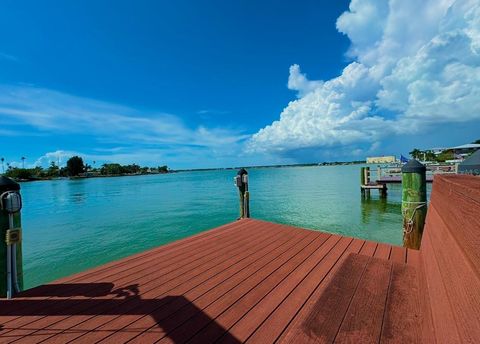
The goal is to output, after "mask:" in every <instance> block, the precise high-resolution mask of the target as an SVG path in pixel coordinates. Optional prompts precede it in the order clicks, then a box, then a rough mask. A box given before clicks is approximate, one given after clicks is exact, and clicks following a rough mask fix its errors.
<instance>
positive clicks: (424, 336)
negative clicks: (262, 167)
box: [0, 176, 480, 344]
mask: <svg viewBox="0 0 480 344" xmlns="http://www.w3.org/2000/svg"><path fill="white" fill-rule="evenodd" d="M479 213H480V178H478V177H468V176H453V177H443V176H442V177H440V178H438V177H437V178H436V182H435V183H434V187H433V192H432V198H431V204H430V207H429V212H428V218H427V226H426V227H425V232H424V237H423V240H422V247H421V250H420V251H416V250H410V249H405V248H402V247H397V246H392V245H387V244H383V243H375V242H371V241H365V240H360V239H356V238H349V237H344V236H339V235H335V234H328V233H323V232H319V231H313V230H307V229H301V228H296V227H291V226H285V225H279V224H273V223H269V222H264V221H259V220H252V219H243V220H240V221H236V222H233V223H230V224H227V225H224V226H222V227H219V228H216V229H213V230H210V231H207V232H203V233H200V234H198V235H195V236H192V237H189V238H185V239H183V240H180V241H177V242H174V243H171V244H169V245H165V246H161V247H158V248H155V249H153V250H150V251H147V252H144V253H141V254H137V255H134V256H131V257H128V258H125V259H122V260H119V261H116V262H112V263H109V264H106V265H103V266H101V267H98V268H95V269H92V270H89V271H85V272H82V273H79V274H77V275H74V276H71V277H68V278H64V279H61V280H59V281H56V282H53V283H51V284H46V285H43V286H39V287H36V288H33V289H30V290H27V291H25V292H23V293H22V294H21V295H19V296H18V297H16V298H15V299H12V300H0V343H10V342H13V341H15V343H38V342H46V343H66V342H70V341H75V342H79V343H97V342H104V343H115V344H118V343H125V342H129V343H153V342H159V343H186V342H188V343H213V342H215V343H217V342H218V343H242V342H247V343H273V342H289V343H313V342H315V343H331V342H337V343H343V342H352V343H358V342H365V343H373V342H375V343H435V342H438V343H460V342H478V341H479V339H480V297H479V296H480V294H479V293H478V290H480V273H479V271H480V250H479V248H480V218H479V217H478V214H479Z"/></svg>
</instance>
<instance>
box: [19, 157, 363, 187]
mask: <svg viewBox="0 0 480 344" xmlns="http://www.w3.org/2000/svg"><path fill="white" fill-rule="evenodd" d="M365 163H366V162H365V161H364V160H359V161H334V162H321V163H305V164H282V165H256V166H255V165H254V166H238V167H217V168H192V169H179V170H169V171H168V172H162V173H158V172H157V173H155V172H149V173H132V174H108V175H103V174H91V175H87V176H73V177H47V178H31V179H15V181H16V182H20V183H26V182H39V181H50V180H77V179H90V178H117V177H136V176H151V175H159V174H170V173H182V172H206V171H230V170H232V171H233V170H238V169H240V168H245V169H267V168H286V167H315V166H320V167H321V166H347V165H361V164H365Z"/></svg>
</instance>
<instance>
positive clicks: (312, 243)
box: [187, 236, 328, 342]
mask: <svg viewBox="0 0 480 344" xmlns="http://www.w3.org/2000/svg"><path fill="white" fill-rule="evenodd" d="M319 239H320V240H322V241H321V243H322V244H323V243H324V242H325V241H326V240H327V239H328V237H327V238H322V237H321V236H317V237H316V238H315V239H314V241H312V242H310V243H309V244H308V245H307V246H306V247H304V248H303V249H302V250H301V251H300V252H298V253H297V255H298V254H301V253H302V252H303V250H305V249H306V248H307V247H308V246H310V245H312V246H315V245H314V244H315V242H316V241H317V240H319ZM318 249H319V247H316V248H315V249H314V250H313V251H312V252H311V253H309V254H308V255H307V256H306V257H305V258H303V260H302V261H300V262H298V263H297V265H296V266H295V267H293V268H292V269H291V270H289V271H288V272H287V273H286V275H285V276H284V277H283V278H281V279H280V280H279V281H278V282H277V283H276V284H275V285H273V286H271V287H270V286H269V287H270V289H269V290H268V291H267V292H266V293H265V295H263V296H261V297H260V299H258V300H256V302H255V303H254V304H253V305H252V306H251V307H250V308H249V309H248V310H247V311H246V313H248V312H249V311H250V310H251V309H252V308H254V307H255V306H256V305H257V304H258V303H259V302H260V301H261V300H263V299H264V298H265V297H266V296H267V295H268V294H269V293H270V292H271V291H272V290H274V289H275V288H276V287H277V286H278V285H280V284H281V283H282V282H283V281H284V280H285V279H287V278H288V276H290V275H291V274H292V273H293V271H295V270H296V269H297V268H298V267H300V266H301V265H302V264H304V263H305V261H306V260H307V259H309V258H310V257H311V256H312V255H313V254H314V253H315V252H317V250H318ZM295 256H296V255H295ZM295 256H294V257H295ZM292 258H293V257H292ZM280 268H281V267H280ZM280 268H279V269H280ZM277 270H278V269H277ZM262 282H263V281H262ZM262 282H261V283H262ZM261 283H258V284H257V285H256V286H255V287H254V288H252V290H253V289H255V288H256V287H257V286H258V285H260V284H261ZM252 290H250V291H249V292H247V293H246V294H245V295H244V296H242V298H243V297H245V296H246V295H247V294H249V293H250V292H251V291H252ZM242 298H240V299H242ZM240 299H239V300H240ZM239 300H237V301H236V302H235V303H233V304H232V305H231V306H230V307H228V308H227V309H225V310H224V311H223V312H222V313H221V314H219V315H218V316H217V317H216V318H215V319H217V318H218V317H220V316H221V315H222V314H224V313H225V312H227V311H229V310H230V309H232V308H233V307H234V306H235V305H236V303H237V302H239ZM215 319H212V321H211V322H210V323H212V322H213V321H215ZM210 323H209V324H210ZM232 326H233V325H232ZM206 327H208V325H206V326H204V327H203V328H202V330H203V329H204V328H206ZM230 328H231V327H229V328H228V329H225V332H227V331H228V330H229V329H230ZM202 330H200V331H199V332H197V334H198V333H200V332H201V331H202ZM197 334H195V335H194V336H193V337H191V338H190V339H189V340H188V341H187V342H189V341H190V340H192V339H193V338H194V337H195V336H196V335H197ZM223 335H224V334H222V336H223ZM218 339H220V338H217V340H218Z"/></svg>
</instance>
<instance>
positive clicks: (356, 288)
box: [333, 257, 373, 342]
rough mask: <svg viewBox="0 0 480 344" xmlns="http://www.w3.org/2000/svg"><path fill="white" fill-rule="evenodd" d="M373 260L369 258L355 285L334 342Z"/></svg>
mask: <svg viewBox="0 0 480 344" xmlns="http://www.w3.org/2000/svg"><path fill="white" fill-rule="evenodd" d="M372 259H373V257H369V259H368V261H367V263H366V264H365V266H364V267H363V270H362V273H361V274H360V278H359V279H358V281H357V283H356V285H355V289H354V291H353V293H352V296H351V298H350V301H349V302H348V306H347V310H346V312H345V314H343V317H342V320H341V321H340V323H339V324H338V328H337V332H336V334H335V336H334V340H333V342H335V341H336V339H337V336H338V334H339V333H340V329H341V328H342V324H343V322H344V321H345V318H346V317H347V314H348V311H349V310H350V307H351V305H352V301H353V299H354V297H355V294H356V293H357V290H358V286H359V285H360V281H361V280H362V278H363V276H364V274H365V271H366V270H367V266H368V264H369V263H370V261H371V260H372Z"/></svg>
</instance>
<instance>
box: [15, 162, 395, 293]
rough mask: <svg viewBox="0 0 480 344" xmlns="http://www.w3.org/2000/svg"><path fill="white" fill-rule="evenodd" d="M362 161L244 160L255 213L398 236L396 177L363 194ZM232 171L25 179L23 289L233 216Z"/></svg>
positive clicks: (389, 238)
mask: <svg viewBox="0 0 480 344" xmlns="http://www.w3.org/2000/svg"><path fill="white" fill-rule="evenodd" d="M359 170H360V166H358V165H357V166H324V167H293V168H278V169H272V168H270V169H250V170H249V180H250V192H251V206H250V207H251V215H252V217H254V218H258V219H263V220H268V221H272V222H277V223H283V224H291V225H296V226H300V227H306V228H312V229H318V230H322V231H327V232H332V233H339V234H344V235H349V236H354V237H360V238H364V239H371V240H376V241H381V242H388V243H393V244H401V235H402V224H401V221H402V220H401V210H400V201H401V185H391V186H389V192H388V199H387V200H386V201H385V200H381V199H379V197H378V192H377V191H372V197H371V199H370V200H361V197H360V190H359V178H360V177H359V174H360V172H359ZM235 174H236V171H232V170H229V171H207V172H182V173H172V174H165V175H151V176H136V177H118V178H91V179H80V180H56V181H44V182H33V183H23V184H22V195H23V201H24V208H23V211H22V219H23V228H24V232H23V238H24V243H23V245H24V246H23V247H24V248H23V250H24V276H25V286H26V287H27V288H29V287H32V286H35V285H38V284H41V283H45V282H50V281H52V280H54V279H57V278H60V277H63V276H67V275H71V274H73V273H75V272H79V271H82V270H85V269H88V268H90V267H94V266H97V265H100V264H102V263H106V262H109V261H112V260H115V259H118V258H121V257H125V256H128V255H131V254H133V253H136V252H140V251H144V250H147V249H149V248H152V247H155V246H158V245H161V244H165V243H168V242H171V241H173V240H177V239H180V238H184V237H187V236H190V235H192V234H195V233H198V232H200V231H204V230H206V229H210V228H213V227H216V226H219V225H222V224H225V223H228V222H231V221H233V220H235V219H236V218H237V217H238V193H237V192H238V191H237V189H236V188H235V187H234V185H233V177H234V176H235Z"/></svg>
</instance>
